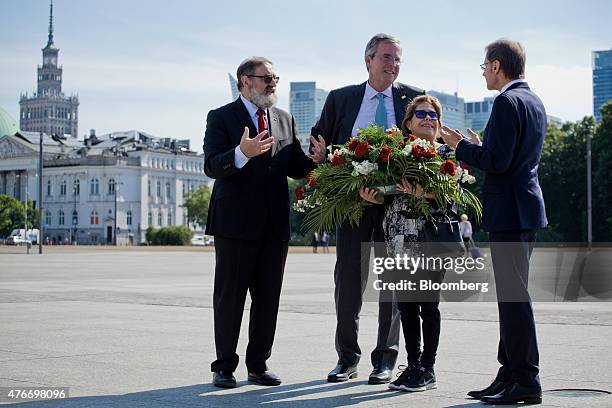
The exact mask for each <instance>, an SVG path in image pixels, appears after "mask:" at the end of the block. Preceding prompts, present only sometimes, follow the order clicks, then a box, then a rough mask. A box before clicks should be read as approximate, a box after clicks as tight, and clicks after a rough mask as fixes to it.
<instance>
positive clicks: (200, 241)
mask: <svg viewBox="0 0 612 408" xmlns="http://www.w3.org/2000/svg"><path fill="white" fill-rule="evenodd" d="M191 245H197V246H204V245H206V242H205V240H204V235H194V236H193V238H191Z"/></svg>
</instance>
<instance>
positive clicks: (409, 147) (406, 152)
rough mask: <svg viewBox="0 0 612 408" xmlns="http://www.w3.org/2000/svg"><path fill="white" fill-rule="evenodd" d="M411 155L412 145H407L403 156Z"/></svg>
mask: <svg viewBox="0 0 612 408" xmlns="http://www.w3.org/2000/svg"><path fill="white" fill-rule="evenodd" d="M410 153H412V145H411V144H407V145H406V146H404V149H403V150H402V154H403V155H404V156H410Z"/></svg>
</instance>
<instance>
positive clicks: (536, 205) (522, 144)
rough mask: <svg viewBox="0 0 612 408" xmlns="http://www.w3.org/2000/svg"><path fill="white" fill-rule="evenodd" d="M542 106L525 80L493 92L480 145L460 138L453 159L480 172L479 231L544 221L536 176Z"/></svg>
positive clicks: (543, 118)
mask: <svg viewBox="0 0 612 408" xmlns="http://www.w3.org/2000/svg"><path fill="white" fill-rule="evenodd" d="M546 129H547V122H546V111H545V110H544V105H543V104H542V101H540V98H538V97H537V96H536V94H534V93H533V92H532V91H531V89H529V86H528V85H527V83H525V82H523V83H517V84H513V85H512V86H510V88H508V89H507V90H506V91H505V92H504V93H502V94H500V95H499V96H497V98H495V102H494V103H493V108H492V110H491V116H490V118H489V122H488V123H487V126H486V128H485V139H484V142H483V144H482V146H477V145H474V144H471V143H469V142H465V141H461V142H459V145H458V146H457V151H456V156H457V159H458V160H460V161H462V162H465V163H467V164H469V165H470V166H474V167H476V168H478V169H481V170H483V171H484V172H485V179H484V184H483V187H482V192H483V205H484V216H483V222H482V227H483V229H484V230H485V231H489V232H496V231H508V230H519V229H528V230H533V229H539V228H544V227H546V225H547V224H548V222H547V220H546V212H545V209H544V198H543V196H542V190H541V189H540V184H539V182H538V166H539V163H540V157H541V156H542V145H543V144H544V137H545V136H546Z"/></svg>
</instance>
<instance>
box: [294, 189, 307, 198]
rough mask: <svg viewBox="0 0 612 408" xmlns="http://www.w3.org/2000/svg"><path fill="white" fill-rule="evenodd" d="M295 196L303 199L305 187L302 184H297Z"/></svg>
mask: <svg viewBox="0 0 612 408" xmlns="http://www.w3.org/2000/svg"><path fill="white" fill-rule="evenodd" d="M295 198H297V199H298V200H303V199H304V198H305V197H304V188H303V187H302V186H297V187H296V188H295Z"/></svg>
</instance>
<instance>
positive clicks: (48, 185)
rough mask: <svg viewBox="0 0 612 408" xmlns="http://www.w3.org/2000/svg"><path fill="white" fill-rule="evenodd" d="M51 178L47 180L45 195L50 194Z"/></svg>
mask: <svg viewBox="0 0 612 408" xmlns="http://www.w3.org/2000/svg"><path fill="white" fill-rule="evenodd" d="M51 186H52V184H51V180H47V195H48V196H50V195H51V193H52V192H53V190H52V189H51Z"/></svg>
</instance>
